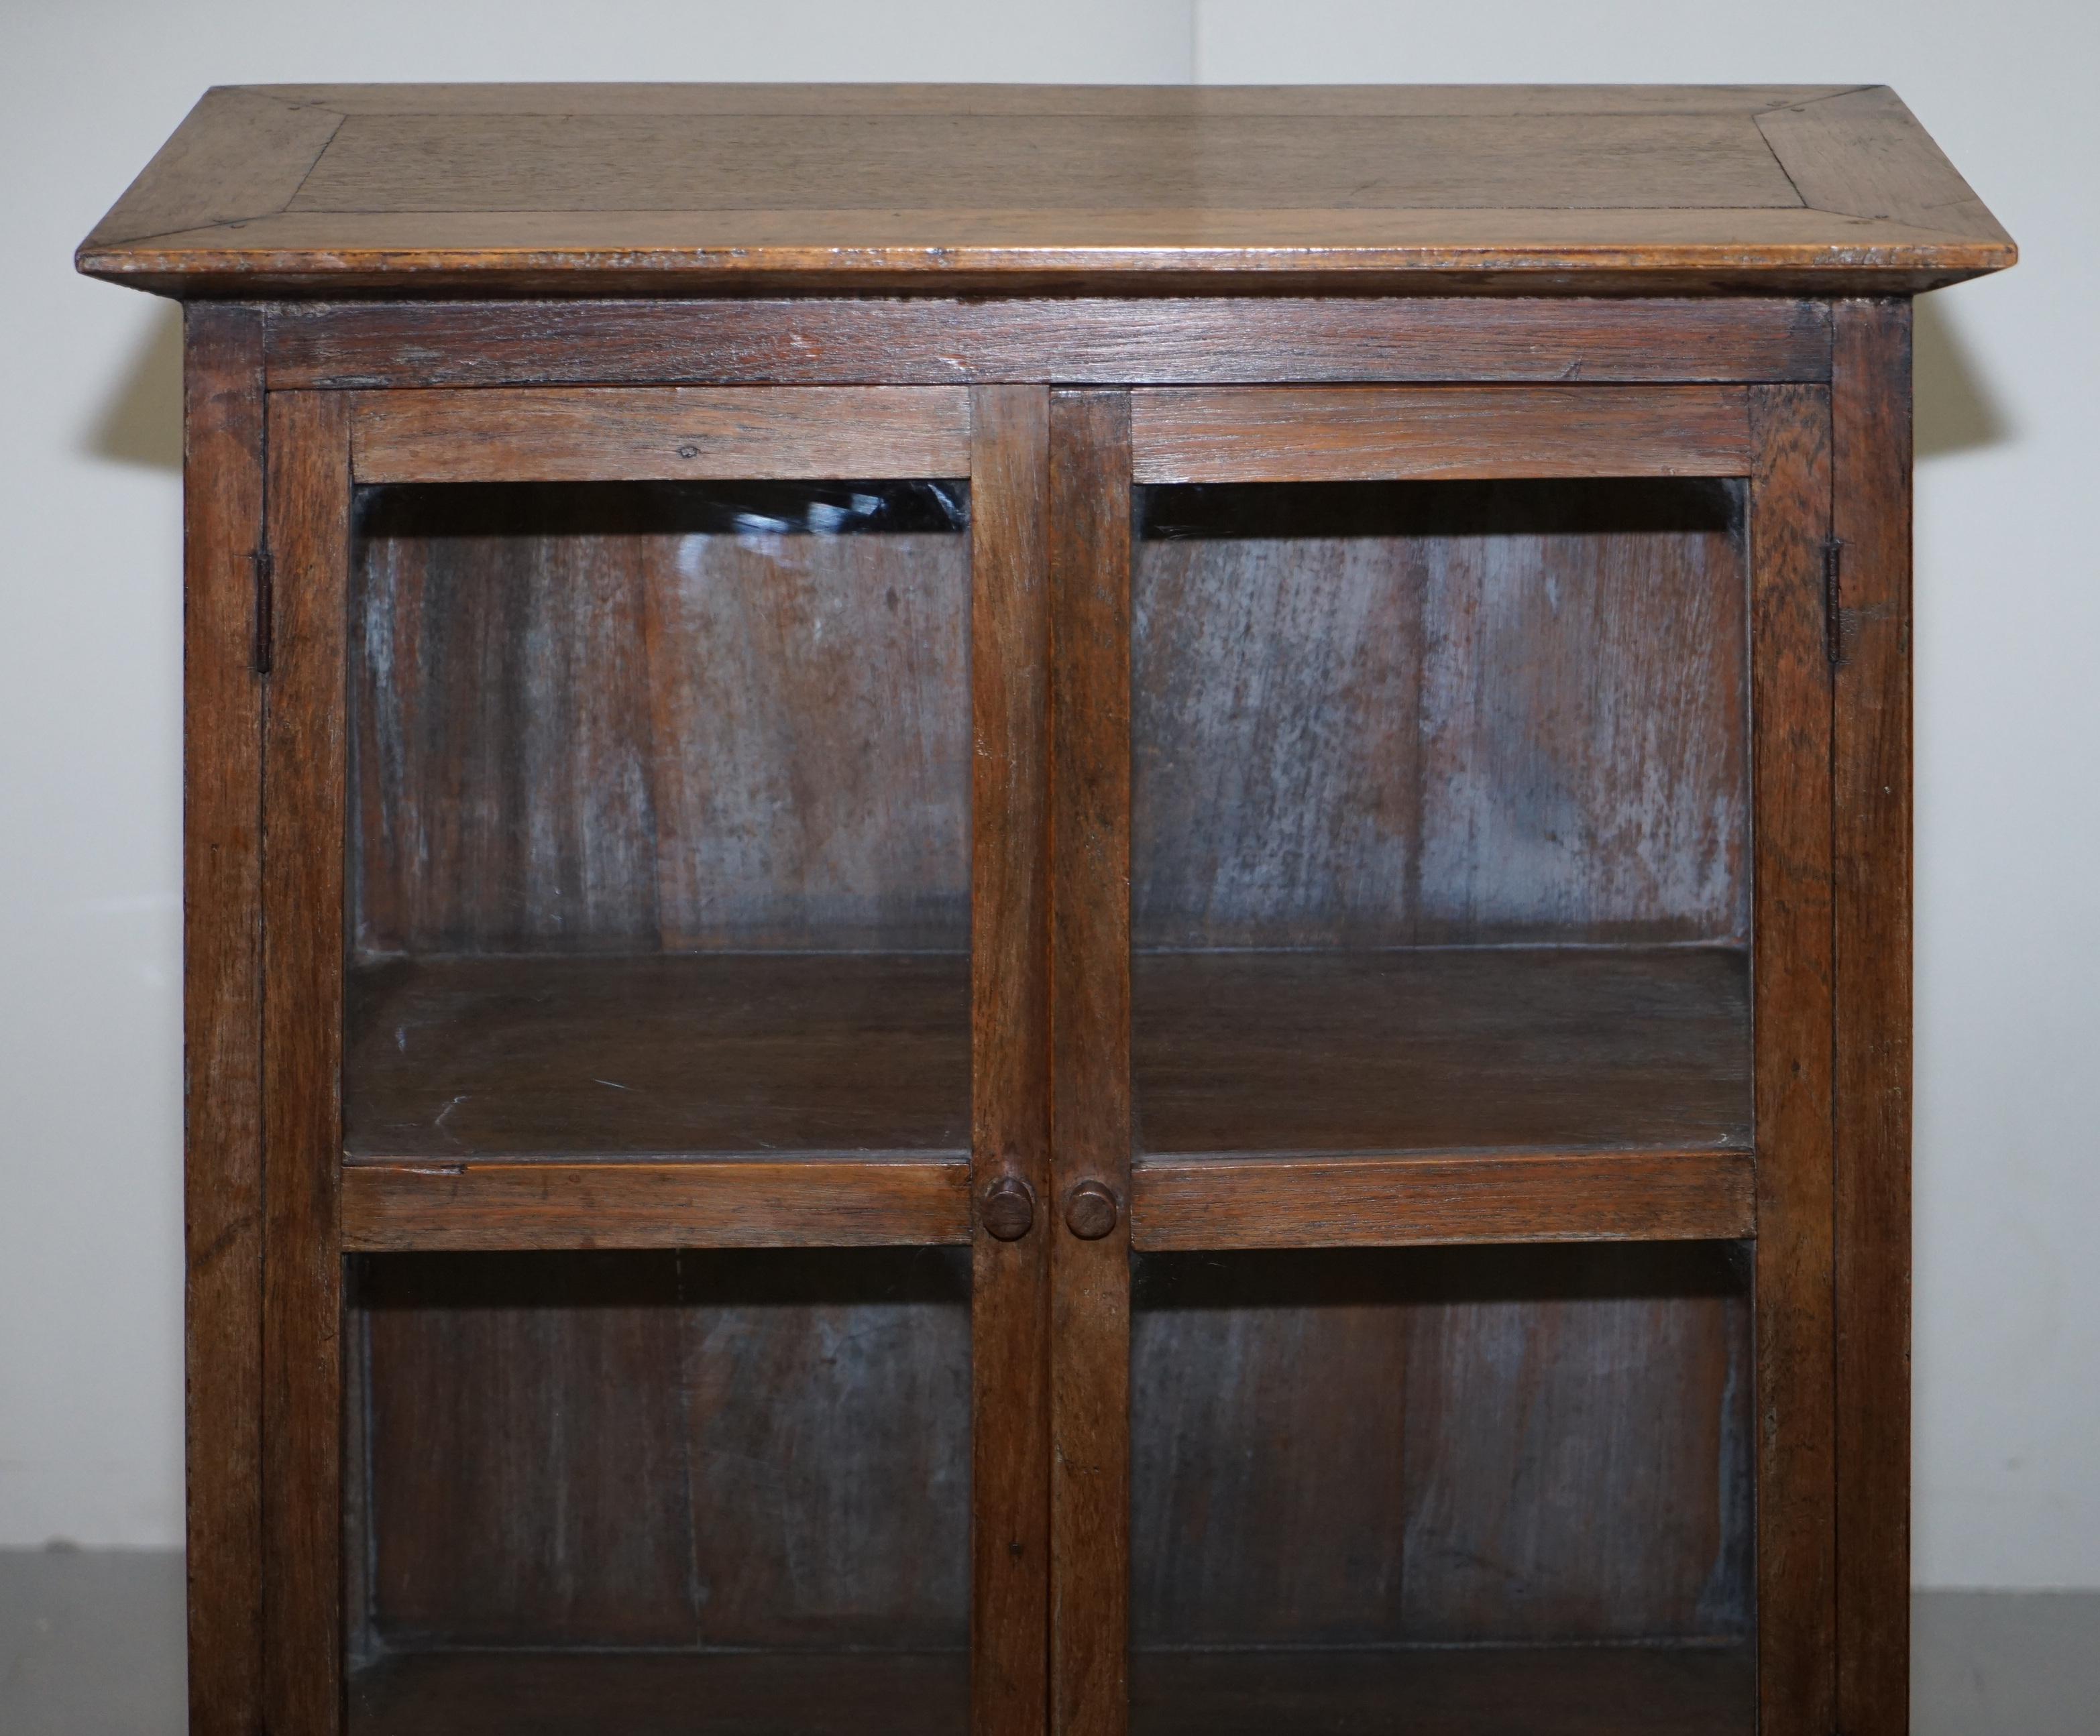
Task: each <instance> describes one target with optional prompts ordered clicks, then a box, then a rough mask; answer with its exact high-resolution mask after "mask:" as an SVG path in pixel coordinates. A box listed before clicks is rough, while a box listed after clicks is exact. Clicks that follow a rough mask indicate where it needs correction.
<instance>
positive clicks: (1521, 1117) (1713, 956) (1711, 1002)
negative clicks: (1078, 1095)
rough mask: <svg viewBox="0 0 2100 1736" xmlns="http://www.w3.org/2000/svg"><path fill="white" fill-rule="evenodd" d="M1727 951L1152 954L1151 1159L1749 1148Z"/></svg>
mask: <svg viewBox="0 0 2100 1736" xmlns="http://www.w3.org/2000/svg"><path fill="white" fill-rule="evenodd" d="M1744 964H1745V960H1744V957H1743V954H1741V953H1740V952H1738V951H1736V950H1733V949H1732V948H1725V947H1639V948H1617V947H1480V948H1474V947H1450V948H1445V947H1435V948H1423V949H1415V950H1410V949H1405V948H1402V949H1396V950H1391V951H1347V950H1320V951H1291V952H1218V953H1140V954H1138V956H1137V959H1136V968H1135V980H1134V985H1133V996H1132V1000H1133V1011H1132V1046H1131V1072H1132V1077H1133V1080H1134V1083H1135V1089H1136V1132H1135V1138H1136V1145H1137V1148H1138V1149H1139V1150H1140V1152H1145V1154H1147V1155H1148V1156H1151V1155H1158V1154H1171V1153H1180V1154H1186V1153H1192V1152H1292V1153H1313V1152H1321V1153H1339V1152H1393V1151H1405V1150H1415V1151H1424V1152H1446V1151H1461V1150H1480V1151H1492V1150H1498V1149H1515V1150H1543V1151H1556V1150H1574V1149H1582V1148H1589V1149H1592V1150H1600V1151H1608V1150H1615V1149H1629V1148H1642V1147H1648V1148H1656V1149H1664V1150H1686V1149H1695V1148H1701V1147H1704V1148H1709V1149H1726V1148H1735V1149H1738V1150H1740V1149H1745V1148H1747V1146H1748V1144H1749V1107H1750V1091H1749V1056H1750V1017H1749V987H1748V984H1747V982H1746V981H1745V969H1744Z"/></svg>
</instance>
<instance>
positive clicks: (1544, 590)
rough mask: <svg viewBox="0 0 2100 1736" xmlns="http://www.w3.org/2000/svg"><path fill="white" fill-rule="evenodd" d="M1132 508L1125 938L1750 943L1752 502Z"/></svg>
mask: <svg viewBox="0 0 2100 1736" xmlns="http://www.w3.org/2000/svg"><path fill="white" fill-rule="evenodd" d="M1137 504H1138V516H1139V522H1140V540H1139V544H1138V547H1137V550H1136V567H1135V571H1134V574H1133V578H1132V592H1133V595H1132V614H1133V619H1132V672H1131V685H1132V736H1133V747H1132V756H1133V763H1132V816H1133V822H1134V825H1133V835H1132V899H1133V906H1134V907H1133V910H1132V924H1133V932H1134V939H1135V942H1136V945H1138V946H1139V947H1140V948H1145V947H1167V948H1202V947H1211V946H1318V945H1344V944H1346V945H1414V944H1445V943H1492V942H1502V941H1727V940H1735V941H1740V939H1741V938H1742V936H1743V935H1744V933H1745V930H1746V927H1747V923H1748V909H1749V906H1748V874H1747V870H1746V866H1745V862H1746V857H1745V836H1746V821H1745V814H1746V810H1747V803H1748V795H1749V760H1748V754H1747V750H1746V747H1745V726H1746V714H1747V691H1748V688H1747V674H1746V669H1747V664H1746V657H1747V637H1746V635H1747V590H1746V579H1745V564H1744V555H1743V549H1742V542H1741V530H1740V527H1741V517H1742V515H1741V508H1740V490H1739V488H1738V487H1737V485H1736V484H1734V483H1732V482H1702V481H1689V480H1676V479H1649V480H1615V481H1603V482H1427V483H1424V482H1387V483H1343V484H1275V483H1255V484H1237V485H1224V486H1208V485H1202V486H1189V487H1153V488H1144V489H1140V490H1139V491H1138V502H1137Z"/></svg>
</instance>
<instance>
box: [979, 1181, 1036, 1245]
mask: <svg viewBox="0 0 2100 1736" xmlns="http://www.w3.org/2000/svg"><path fill="white" fill-rule="evenodd" d="M977 1216H978V1218H979V1219H980V1220H981V1221H982V1223H983V1224H984V1227H985V1233H986V1235H988V1236H991V1237H993V1238H994V1239H995V1240H999V1241H1003V1242H1017V1241H1019V1240H1021V1237H1022V1236H1026V1234H1027V1233H1028V1232H1029V1231H1030V1230H1031V1229H1032V1228H1034V1227H1035V1194H1034V1193H1032V1192H1030V1190H1029V1186H1028V1183H1026V1182H1024V1181H1023V1180H1021V1178H1020V1177H1019V1176H1017V1175H1002V1176H1001V1177H999V1179H998V1180H997V1181H995V1182H994V1183H992V1184H991V1186H990V1187H987V1188H986V1189H985V1191H984V1199H983V1201H982V1202H981V1203H980V1205H978V1207H977Z"/></svg>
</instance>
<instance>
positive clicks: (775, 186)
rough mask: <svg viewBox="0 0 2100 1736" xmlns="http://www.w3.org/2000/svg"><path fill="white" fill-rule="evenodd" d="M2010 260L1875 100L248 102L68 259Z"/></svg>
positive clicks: (1197, 287) (1082, 94)
mask: <svg viewBox="0 0 2100 1736" xmlns="http://www.w3.org/2000/svg"><path fill="white" fill-rule="evenodd" d="M2014 258H2015V252H2014V247H2013V245H2012V243H2011V241H2010V239H2009V238H2008V237H2007V236H2006V235H2005V231H2004V230H2003V229H2001V227H1999V226H1998V224H1997V223H1996V220H1995V219H1994V218H1992V215H1991V214H1990V213H1989V211H1988V210H1987V209H1984V207H1983V203H1982V202H1981V201H1980V200H1979V199H1978V198H1977V197H1976V196H1975V194H1974V192H1971V191H1970V188H1969V187H1968V185H1967V183H1965V182H1964V181H1963V180H1962V178H1961V175H1960V174H1958V173H1957V171H1956V170H1955V169H1954V167H1953V165H1952V164H1950V163H1949V162H1948V161H1947V159H1946V158H1945V157H1944V156H1943V155H1941V153H1940V152H1939V148H1938V147H1936V146H1935V144H1934V143H1933V142H1932V140H1931V139H1930V137H1929V136H1928V135H1927V134H1926V131H1925V130H1924V129H1923V128H1922V127H1921V126H1919V125H1918V123H1917V121H1916V119H1915V118H1913V116H1912V115H1911V113H1910V111H1909V110H1908V108H1905V107H1904V104H1903V103H1902V102H1901V101H1900V100H1899V99H1898V98H1897V96H1896V95H1895V92H1893V91H1892V90H1889V89H1887V88H1886V86H1671V85H1624V86H1575V85H1562V86H1458V85H1440V86H1295V87H1282V86H1279V87H1273V88H1255V87H1224V86H1208V87H1206V86H1052V85H1004V86H999V85H733V84H716V85H704V84H702V85H267V86H259V85H258V86H223V87H220V88H218V89H214V90H210V91H208V92H207V93H206V94H205V96H204V98H203V99H202V100H201V101H200V102H199V103H198V104H197V106H196V108H195V109H193V110H192V112H191V113H190V115H189V116H188V118H187V119H186V120H185V121H183V124H182V126H180V127H179V129H178V130H177V131H176V132H175V134H174V137H173V138H171V139H170V140H169V141H168V143H166V144H165V146H163V147H162V148H161V151H160V152H159V154H158V155H157V156H155V157H154V159H153V160H152V162H151V163H150V164H148V165H147V167H146V170H145V171H144V172H143V174H141V175H140V176H139V178H138V179H137V180H136V181H135V182H134V183H132V185H131V187H130V189H129V191H127V192H126V193H125V195H124V196H123V197H122V198H121V199H120V200H118V201H117V205H116V206H115V207H114V208H113V209H112V210H111V211H110V213H109V214H108V216H107V217H105V218H104V219H103V220H102V222H101V223H99V224H98V225H97V226H96V227H95V231H94V233H93V234H92V235H90V236H89V237H88V238H87V240H86V241H85V242H84V243H82V246H81V249H80V252H79V256H78V263H79V266H80V268H81V269H82V271H86V272H89V273H90V274H92V275H96V276H99V277H108V278H111V279H113V280H117V281H120V282H128V283H132V284H137V285H138V286H139V287H141V288H144V289H154V290H157V291H160V292H162V293H171V294H179V295H219V296H226V295H237V296H264V297H271V296H280V295H331V294H340V293H390V294H396V295H402V296H415V295H422V294H457V293H475V292H479V293H490V294H538V295H545V294H560V295H591V294H630V293H674V294H706V293H739V294H742V293H792V292H801V293H837V292H840V291H881V292H885V293H927V294H944V293H960V292H969V293H998V292H1001V291H1008V292H1012V293H1040V292H1042V291H1044V290H1046V289H1051V290H1054V289H1083V290H1089V291H1095V292H1098V293H1125V294H1127V293H1145V292H1147V291H1149V290H1158V291H1162V292H1167V291H1171V292H1172V293H1192V292H1198V293H1200V292H1201V291H1202V290H1204V289H1217V290H1233V291H1241V292H1243V291H1245V290H1246V289H1250V288H1260V287H1268V288H1274V289H1286V288H1287V289H1297V290H1303V291H1306V292H1308V293H1309V292H1318V291H1332V290H1343V291H1349V292H1353V293H1394V292H1401V293H1405V292H1413V291H1423V290H1427V291H1439V290H1450V291H1466V290H1497V289H1501V290H1511V289H1514V290H1521V291H1524V292H1528V293H1600V292H1609V293H1621V292H1631V293H1639V292H1641V291H1644V290H1668V291H1670V292H1671V293H1700V292H1702V291H1718V292H1731V291H1741V290H1745V289H1770V290H1774V291H1786V292H1789V293H1795V292H1802V291H1807V292H1811V293H1812V292H1814V291H1816V290H1819V289H1821V290H1828V291H1830V292H1832V293H1863V292H1864V293H1873V292H1886V293H1910V292H1913V291H1916V290H1920V289H1930V288H1933V287H1935V286H1936V285H1938V284H1945V283H1952V282H1954V281H1957V280H1960V279H1961V278H1964V277H1970V276H1974V275H1978V274H1979V273H1981V272H1984V271H1995V270H1997V269H1999V268H2001V267H2004V266H2007V265H2010V264H2011V263H2012V262H2013V260H2014Z"/></svg>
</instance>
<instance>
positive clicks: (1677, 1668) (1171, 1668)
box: [1131, 1646, 1757, 1736]
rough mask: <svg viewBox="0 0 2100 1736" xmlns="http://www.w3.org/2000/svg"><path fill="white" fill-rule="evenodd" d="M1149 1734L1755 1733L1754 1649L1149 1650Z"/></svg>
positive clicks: (1135, 1715)
mask: <svg viewBox="0 0 2100 1736" xmlns="http://www.w3.org/2000/svg"><path fill="white" fill-rule="evenodd" d="M1135 1680H1136V1689H1135V1691H1134V1703H1133V1706H1132V1716H1131V1727H1132V1729H1133V1730H1135V1731H1136V1732H1137V1733H1138V1736H1270V1733H1272V1732H1274V1731H1277V1730H1349V1731H1355V1730H1364V1731H1370V1730H1379V1729H1390V1728H1392V1725H1390V1723H1389V1722H1388V1720H1389V1719H1390V1718H1391V1716H1392V1708H1393V1707H1396V1706H1405V1707H1406V1708H1407V1725H1406V1729H1407V1731H1408V1733H1409V1736H1624V1733H1625V1732H1626V1731H1627V1730H1629V1729H1638V1730H1639V1731H1640V1732H1642V1736H1750V1733H1751V1732H1752V1731H1753V1730H1754V1729H1756V1728H1757V1704H1756V1699H1755V1694H1754V1687H1753V1685H1752V1684H1751V1681H1750V1669H1749V1649H1748V1648H1747V1647H1745V1646H1462V1647H1457V1648H1450V1649H1445V1648H1441V1647H1427V1646H1425V1647H1420V1648H1416V1649H1412V1650H1383V1651H1341V1652H1335V1651H1326V1650H1313V1651H1299V1652H1291V1651H1272V1650H1254V1651H1243V1652H1222V1653H1217V1652H1207V1653H1197V1654H1189V1653H1180V1652H1149V1653H1140V1654H1139V1656H1138V1659H1137V1662H1136V1670H1135Z"/></svg>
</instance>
